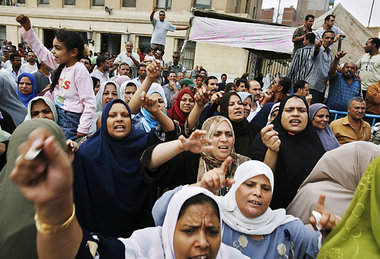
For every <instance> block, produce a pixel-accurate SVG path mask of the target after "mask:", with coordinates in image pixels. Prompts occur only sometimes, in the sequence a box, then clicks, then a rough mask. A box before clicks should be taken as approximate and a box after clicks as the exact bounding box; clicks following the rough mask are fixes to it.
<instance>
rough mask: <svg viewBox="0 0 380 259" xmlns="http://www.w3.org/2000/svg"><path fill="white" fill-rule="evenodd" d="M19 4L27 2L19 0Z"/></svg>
mask: <svg viewBox="0 0 380 259" xmlns="http://www.w3.org/2000/svg"><path fill="white" fill-rule="evenodd" d="M17 3H18V4H25V0H17Z"/></svg>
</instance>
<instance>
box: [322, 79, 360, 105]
mask: <svg viewBox="0 0 380 259" xmlns="http://www.w3.org/2000/svg"><path fill="white" fill-rule="evenodd" d="M329 81H330V87H329V96H328V97H327V101H326V105H327V106H328V107H329V109H333V110H338V111H347V103H348V101H349V100H350V99H351V98H352V97H355V96H361V84H360V81H359V80H358V79H357V78H356V77H354V78H353V81H352V82H351V85H350V84H349V83H348V82H347V81H346V79H344V77H343V75H342V73H340V72H337V74H336V76H335V77H334V78H331V77H330V78H329Z"/></svg>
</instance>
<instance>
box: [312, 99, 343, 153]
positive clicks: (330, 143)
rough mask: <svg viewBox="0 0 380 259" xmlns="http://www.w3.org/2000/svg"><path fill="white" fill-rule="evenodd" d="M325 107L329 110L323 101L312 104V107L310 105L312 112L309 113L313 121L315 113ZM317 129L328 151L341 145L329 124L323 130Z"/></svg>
mask: <svg viewBox="0 0 380 259" xmlns="http://www.w3.org/2000/svg"><path fill="white" fill-rule="evenodd" d="M323 108H326V109H327V110H329V108H328V107H327V106H326V105H324V104H323V103H314V104H312V105H310V107H309V109H310V114H309V118H310V120H311V121H313V120H314V116H315V114H316V113H317V112H318V111H319V110H320V109H323ZM315 130H316V132H317V134H318V136H319V139H320V140H321V142H322V145H323V147H324V148H325V149H326V151H330V150H332V149H334V148H337V147H339V142H338V140H337V139H336V137H335V135H334V132H333V131H332V129H331V128H330V125H329V124H326V127H325V128H324V129H322V130H320V129H315Z"/></svg>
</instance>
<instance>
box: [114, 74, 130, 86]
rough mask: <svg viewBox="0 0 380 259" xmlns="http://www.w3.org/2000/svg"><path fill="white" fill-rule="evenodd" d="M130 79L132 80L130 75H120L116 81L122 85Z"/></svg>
mask: <svg viewBox="0 0 380 259" xmlns="http://www.w3.org/2000/svg"><path fill="white" fill-rule="evenodd" d="M129 80H131V79H130V78H129V76H119V77H118V78H116V80H115V81H116V83H117V84H118V85H120V86H121V85H122V84H123V83H124V82H125V81H129Z"/></svg>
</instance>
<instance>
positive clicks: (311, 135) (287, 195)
mask: <svg viewBox="0 0 380 259" xmlns="http://www.w3.org/2000/svg"><path fill="white" fill-rule="evenodd" d="M291 98H299V99H301V100H302V102H303V103H304V104H305V107H306V110H307V118H306V119H307V120H308V122H307V125H306V127H305V129H304V130H303V131H302V132H299V133H297V134H294V133H291V132H288V131H287V130H286V129H284V128H283V126H282V124H281V117H282V113H283V111H284V107H285V104H286V103H287V102H288V100H289V99H291ZM272 124H274V130H275V131H277V132H278V136H279V138H280V140H281V145H280V151H279V152H278V157H277V164H276V170H275V176H276V177H275V186H276V189H275V191H274V192H273V198H272V203H271V208H275V209H278V208H286V207H287V206H288V205H289V203H290V202H291V201H292V200H293V198H294V196H295V195H296V193H297V190H298V187H299V186H300V185H301V184H302V182H303V181H304V180H305V179H306V177H307V176H308V175H309V174H310V172H311V170H312V169H313V168H314V165H315V164H316V163H317V162H318V160H319V159H320V158H321V157H322V155H323V154H324V153H325V149H324V148H323V145H322V143H321V141H320V140H319V137H318V135H317V133H316V132H315V129H314V127H313V125H312V124H311V121H310V119H309V109H308V104H307V102H306V100H305V98H304V97H302V96H298V95H291V96H287V97H286V98H284V100H282V102H281V104H280V109H279V112H278V115H277V117H276V119H274V121H273V122H272ZM253 147H254V149H253V155H252V158H253V159H256V160H260V161H264V158H265V154H266V152H267V149H268V148H267V147H266V146H265V145H264V144H263V142H262V139H261V137H257V138H256V139H255V142H254V145H253Z"/></svg>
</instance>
